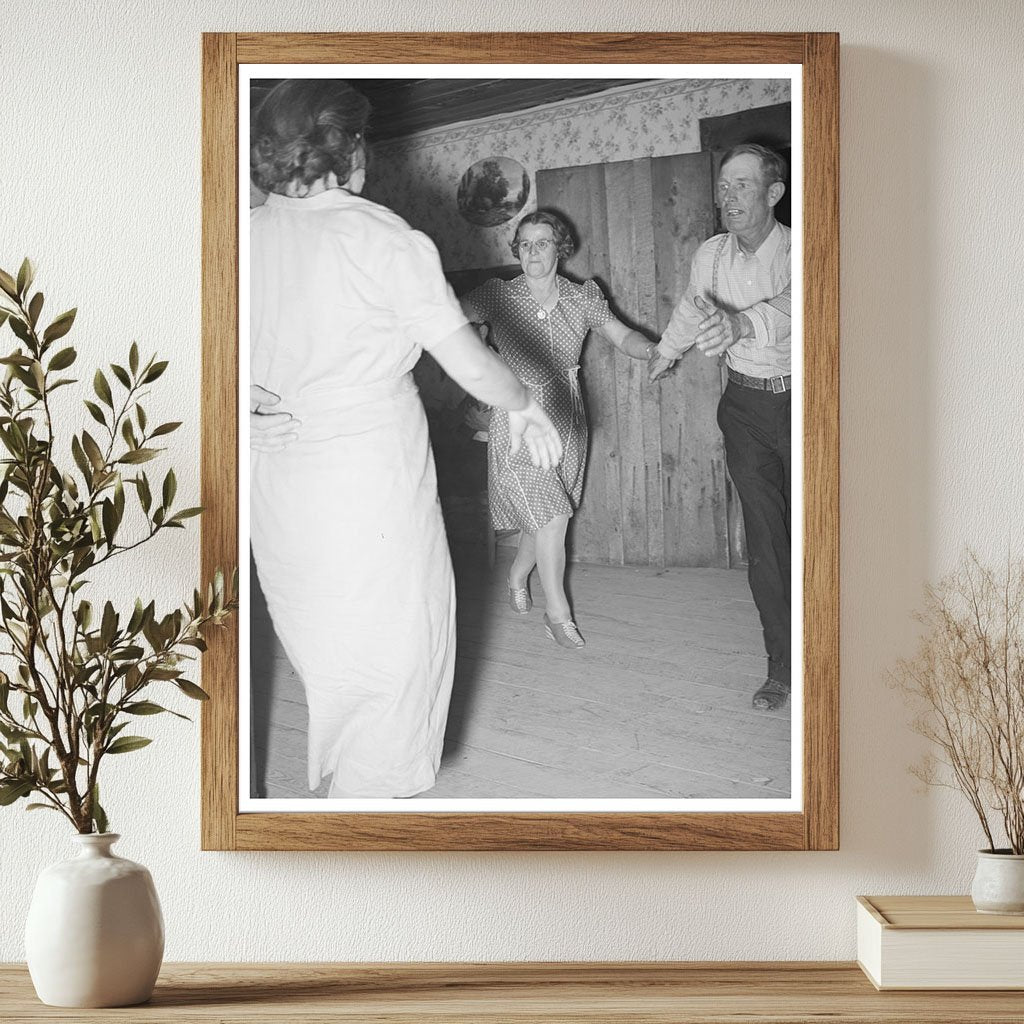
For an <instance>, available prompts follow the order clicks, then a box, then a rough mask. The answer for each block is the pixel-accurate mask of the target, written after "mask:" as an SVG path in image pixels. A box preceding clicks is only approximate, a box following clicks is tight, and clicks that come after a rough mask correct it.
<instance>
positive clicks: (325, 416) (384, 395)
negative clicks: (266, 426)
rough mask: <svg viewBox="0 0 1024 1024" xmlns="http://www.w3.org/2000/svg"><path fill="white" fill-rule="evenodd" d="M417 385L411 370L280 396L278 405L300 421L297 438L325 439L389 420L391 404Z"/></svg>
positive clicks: (368, 428) (359, 431) (362, 429)
mask: <svg viewBox="0 0 1024 1024" xmlns="http://www.w3.org/2000/svg"><path fill="white" fill-rule="evenodd" d="M417 392H418V388H417V387H416V382H415V381H414V380H413V377H412V374H411V373H406V374H404V375H403V376H401V377H387V378H385V379H384V380H379V381H374V382H373V383H372V384H363V385H360V386H359V387H351V388H325V389H323V390H321V391H314V392H307V393H306V394H304V395H302V396H301V397H297V398H288V397H286V396H283V395H282V397H281V404H280V406H279V407H276V408H280V409H281V410H283V411H284V412H288V413H291V415H292V416H294V417H295V418H296V419H297V420H298V421H299V423H300V426H299V429H298V434H299V440H300V441H327V440H330V439H331V438H333V437H341V436H344V435H346V434H360V433H363V432H365V431H367V430H372V429H375V428H376V427H379V426H382V425H384V424H386V423H387V422H389V421H390V420H391V419H393V417H394V405H395V402H396V401H397V400H400V399H402V398H404V397H405V396H407V395H416V394H417Z"/></svg>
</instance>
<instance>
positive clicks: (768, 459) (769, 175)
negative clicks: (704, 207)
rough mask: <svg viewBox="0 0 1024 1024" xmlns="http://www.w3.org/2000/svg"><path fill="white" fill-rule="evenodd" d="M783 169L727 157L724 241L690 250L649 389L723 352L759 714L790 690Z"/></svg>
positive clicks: (743, 152)
mask: <svg viewBox="0 0 1024 1024" xmlns="http://www.w3.org/2000/svg"><path fill="white" fill-rule="evenodd" d="M785 178H786V165H785V162H784V161H783V160H782V158H781V157H780V156H778V154H776V153H773V152H772V151H771V150H770V149H766V148H765V147H764V146H758V145H754V144H744V145H740V146H736V147H734V148H733V149H731V150H729V152H728V153H726V154H725V157H724V158H723V160H722V164H721V169H720V171H719V176H718V184H717V197H716V201H717V203H718V205H719V207H720V208H721V213H722V223H723V225H724V226H725V228H726V233H725V234H722V235H715V236H714V237H713V238H710V239H708V240H707V241H706V242H704V244H703V245H701V247H700V248H699V249H698V250H697V252H696V253H695V254H694V257H693V262H692V265H691V268H690V281H689V284H688V285H687V287H686V291H685V292H684V294H683V297H682V299H681V300H680V302H679V305H678V306H677V307H676V309H675V312H674V313H673V314H672V318H671V320H670V321H669V324H668V327H667V328H666V329H665V333H664V334H663V335H662V338H661V342H660V344H659V345H658V347H657V350H656V351H655V352H653V353H652V355H651V360H650V363H649V375H650V379H651V380H652V381H654V380H657V379H658V378H659V377H660V376H662V375H663V374H664V373H665V372H667V371H668V370H669V369H670V368H671V367H672V366H673V365H674V364H675V361H676V360H677V359H678V358H679V357H680V356H681V355H682V354H683V353H684V352H685V351H686V350H687V349H689V348H692V347H696V348H697V349H698V350H699V351H701V352H703V353H704V354H705V355H706V356H720V355H723V354H724V355H725V361H726V364H727V367H728V375H729V383H728V385H727V387H726V389H725V391H724V393H723V394H722V399H721V401H720V403H719V406H718V425H719V427H720V428H721V430H722V435H723V437H724V439H725V455H726V464H727V465H728V467H729V475H730V476H731V478H732V481H733V484H734V485H735V487H736V490H737V493H738V494H739V497H740V504H741V505H742V507H743V522H744V528H745V531H746V538H747V552H748V558H749V567H748V574H749V579H750V589H751V593H752V594H753V597H754V603H755V605H756V606H757V610H758V613H759V614H760V616H761V625H762V627H763V629H764V641H765V649H766V651H767V654H768V678H767V679H766V681H765V683H764V684H763V685H762V686H761V687H760V688H759V689H758V690H757V692H756V693H755V694H754V697H753V705H754V707H756V708H762V709H767V710H774V709H775V708H779V707H782V706H783V705H784V704H785V703H786V700H787V699H788V696H789V690H790V519H789V516H790V510H789V474H790V397H791V390H790V388H791V376H790V374H791V361H790V283H791V275H792V271H791V260H790V231H789V228H787V227H785V226H784V225H782V224H780V223H779V222H778V221H777V220H776V219H775V205H776V204H777V203H778V201H779V200H780V199H781V198H782V196H783V193H784V192H785V191H786V186H785Z"/></svg>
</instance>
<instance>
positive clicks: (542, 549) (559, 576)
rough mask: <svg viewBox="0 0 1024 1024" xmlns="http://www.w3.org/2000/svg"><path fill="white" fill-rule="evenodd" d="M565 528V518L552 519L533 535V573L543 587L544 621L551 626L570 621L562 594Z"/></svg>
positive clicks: (570, 611)
mask: <svg viewBox="0 0 1024 1024" xmlns="http://www.w3.org/2000/svg"><path fill="white" fill-rule="evenodd" d="M568 525H569V517H568V516H565V515H563V516H555V518H554V519H552V520H550V521H549V522H547V523H545V524H544V525H543V526H542V527H541V528H540V529H539V530H538V531H537V533H536V535H535V538H536V540H535V543H536V552H537V570H538V572H539V573H540V582H541V586H543V587H544V598H545V603H546V605H547V614H548V618H549V619H551V621H552V622H565V621H566V620H567V619H571V618H572V609H571V608H570V607H569V598H568V597H566V594H565V531H566V527H567V526H568Z"/></svg>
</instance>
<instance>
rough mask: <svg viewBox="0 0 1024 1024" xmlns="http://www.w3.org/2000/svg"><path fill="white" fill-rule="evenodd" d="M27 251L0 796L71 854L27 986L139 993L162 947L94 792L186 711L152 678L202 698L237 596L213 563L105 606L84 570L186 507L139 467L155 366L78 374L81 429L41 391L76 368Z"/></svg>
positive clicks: (32, 921) (50, 895)
mask: <svg viewBox="0 0 1024 1024" xmlns="http://www.w3.org/2000/svg"><path fill="white" fill-rule="evenodd" d="M42 312H43V294H42V292H40V291H34V290H33V268H32V265H31V264H30V263H29V261H28V260H25V262H24V263H22V265H21V269H20V270H19V271H18V273H17V275H11V274H9V273H6V272H4V271H0V327H3V325H4V324H5V323H6V325H7V327H9V328H10V330H11V331H12V332H13V339H12V340H13V341H14V348H13V350H12V351H10V352H9V353H8V354H7V355H5V356H2V357H0V364H2V371H0V373H2V378H0V654H2V655H3V658H2V660H0V668H2V671H0V805H15V804H19V803H20V804H22V805H23V806H25V807H26V808H27V809H28V810H36V809H40V810H49V811H51V812H54V813H57V814H60V815H62V816H63V817H65V818H66V819H67V820H68V822H69V823H70V824H71V825H72V826H73V828H74V829H75V832H76V833H77V838H78V840H79V842H80V843H81V846H82V850H81V853H80V855H79V856H78V857H77V858H76V859H73V860H70V861H66V862H64V863H62V864H57V865H54V866H53V867H51V868H49V869H47V870H45V871H44V872H43V873H42V875H41V876H40V879H39V883H38V885H37V887H36V892H35V896H34V898H33V903H32V907H31V909H30V911H29V920H28V927H27V931H26V952H27V954H28V961H29V969H30V971H31V973H32V979H33V982H34V983H35V985H36V991H37V992H38V994H39V996H40V998H41V999H42V1000H43V1001H44V1002H47V1003H53V1004H56V1005H65V1006H117V1005H128V1004H130V1003H135V1002H141V1001H142V1000H144V999H147V998H148V997H149V995H150V993H151V991H152V988H153V985H154V983H155V981H156V975H157V973H158V971H159V967H160V961H161V958H162V955H163V926H162V920H161V917H160V909H159V904H158V902H157V899H156V894H155V892H154V890H153V884H152V880H151V878H150V876H149V872H148V871H146V869H145V868H143V867H141V866H140V865H137V864H132V862H130V861H126V860H123V859H121V858H119V857H116V856H114V855H113V853H112V852H111V850H110V847H111V844H112V843H113V842H114V841H115V840H116V839H117V838H118V837H117V836H116V835H114V834H112V833H111V832H110V831H109V824H108V817H107V813H106V811H105V810H104V808H103V805H102V803H101V785H100V783H101V771H100V770H101V767H102V766H103V765H104V764H105V763H106V760H107V758H108V757H116V756H120V755H123V754H127V753H130V752H133V751H137V750H140V749H141V748H143V747H145V746H147V745H148V744H149V743H151V742H152V740H151V738H150V737H147V736H144V735H141V733H140V732H136V731H135V729H133V728H132V725H133V723H143V722H145V721H147V720H148V719H149V718H150V716H154V715H161V714H170V715H175V716H177V717H181V718H183V717H185V716H184V715H181V714H180V713H179V712H178V711H175V710H173V709H172V708H170V707H167V706H165V698H163V697H161V692H165V693H166V692H167V691H168V690H171V691H174V690H176V691H178V692H179V693H183V694H184V695H185V696H186V697H189V698H192V699H194V700H205V699H206V697H207V695H206V693H205V692H204V691H203V690H202V689H200V687H199V686H198V685H197V684H196V683H195V682H192V681H190V680H189V679H188V678H187V674H188V672H189V670H190V669H192V668H193V667H194V666H195V663H196V659H197V657H198V655H199V653H200V652H201V651H203V650H204V649H205V642H204V640H203V632H204V630H205V629H206V628H207V627H210V626H215V625H221V624H223V623H224V622H225V620H226V619H227V617H228V616H229V615H230V614H231V612H232V610H233V608H234V607H235V592H236V587H237V584H236V582H235V578H234V577H233V578H232V581H231V583H230V585H226V584H225V580H224V577H223V574H221V573H219V572H218V573H217V574H216V577H215V578H214V579H213V580H212V581H211V582H210V583H209V584H208V586H207V587H205V588H204V589H203V590H197V591H196V592H195V593H194V595H193V596H192V599H191V600H190V601H187V602H186V603H185V604H183V605H182V606H181V607H180V608H176V609H172V610H170V611H166V612H163V613H161V612H158V610H157V608H156V606H155V604H154V602H153V601H147V600H145V599H144V598H142V597H140V598H138V599H137V600H136V601H135V603H134V607H131V608H128V609H125V610H121V609H118V608H117V607H115V605H114V603H113V602H112V601H109V600H103V599H102V598H101V597H99V598H98V597H96V596H94V594H93V589H94V587H93V586H92V585H91V584H90V579H91V577H92V575H93V573H94V572H96V571H98V570H100V569H101V567H103V566H106V565H107V564H108V563H111V562H115V561H116V562H119V563H121V562H122V561H123V563H124V564H125V567H127V562H128V560H129V559H130V557H131V552H133V551H134V550H136V549H137V548H139V547H140V546H142V545H145V544H149V543H151V542H153V541H155V540H156V538H157V536H158V535H159V534H161V533H163V532H164V531H165V530H172V529H183V528H184V527H185V524H186V522H187V520H189V519H190V518H192V517H194V516H196V515H198V514H199V512H200V511H201V510H200V509H199V508H180V507H177V506H176V505H175V497H176V489H177V486H176V482H175V475H174V471H173V469H168V470H167V471H166V472H165V473H163V474H162V477H160V478H155V477H151V476H150V472H151V469H152V464H153V463H154V462H155V461H156V460H157V459H158V457H159V456H160V454H161V448H160V444H161V438H163V437H165V436H166V435H168V434H170V433H171V432H172V431H174V430H176V429H177V428H178V427H179V426H180V424H179V423H176V422H168V423H152V422H150V421H149V419H148V417H147V415H146V412H145V408H144V407H143V405H142V401H143V399H144V398H145V397H146V395H147V393H148V390H149V388H150V386H151V385H152V384H153V383H154V382H155V381H156V380H157V379H158V378H159V377H160V376H161V374H162V373H163V372H164V370H165V368H166V366H167V363H166V362H163V361H158V360H157V359H156V358H155V357H153V358H149V359H143V358H141V357H140V354H139V349H138V346H137V345H135V344H132V346H131V348H130V350H129V352H128V356H127V359H126V360H125V361H124V363H123V364H117V363H115V364H111V365H110V366H109V370H107V371H104V370H102V369H97V370H96V371H95V373H94V374H93V375H92V377H91V379H89V380H88V382H87V383H86V384H85V386H86V387H88V388H89V397H88V398H87V399H85V400H84V409H83V419H84V413H85V412H88V416H89V417H91V421H92V423H91V425H90V426H89V427H88V429H80V430H77V431H75V430H61V429H59V425H58V423H57V422H56V420H55V417H54V402H53V395H54V393H55V392H56V391H58V389H62V388H65V387H69V386H72V385H76V384H78V383H79V381H78V379H77V378H76V377H75V376H72V374H73V373H74V366H75V363H76V360H77V354H76V352H75V349H74V348H73V347H71V346H70V345H68V344H67V342H66V341H65V340H64V339H65V337H66V335H67V334H68V333H69V331H70V330H71V328H72V325H73V324H74V320H75V310H73V309H72V310H68V311H67V312H65V313H61V314H60V315H59V316H57V317H55V318H54V319H53V320H51V321H50V322H49V323H48V324H47V325H46V326H45V327H44V326H43V319H42ZM0 351H2V348H0Z"/></svg>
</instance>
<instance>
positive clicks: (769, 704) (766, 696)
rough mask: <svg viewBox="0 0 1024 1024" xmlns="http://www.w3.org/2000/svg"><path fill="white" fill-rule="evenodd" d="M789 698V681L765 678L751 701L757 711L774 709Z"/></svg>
mask: <svg viewBox="0 0 1024 1024" xmlns="http://www.w3.org/2000/svg"><path fill="white" fill-rule="evenodd" d="M787 700H789V683H780V682H779V681H778V680H777V679H766V680H765V682H764V686H762V687H761V689H760V690H758V691H757V693H755V694H754V698H753V700H752V701H751V703H752V704H753V705H754V707H755V708H757V709H758V710H759V711H776V710H778V709H779V708H781V707H782V706H783V705H784V704H785V703H786V701H787Z"/></svg>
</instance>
